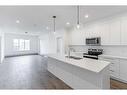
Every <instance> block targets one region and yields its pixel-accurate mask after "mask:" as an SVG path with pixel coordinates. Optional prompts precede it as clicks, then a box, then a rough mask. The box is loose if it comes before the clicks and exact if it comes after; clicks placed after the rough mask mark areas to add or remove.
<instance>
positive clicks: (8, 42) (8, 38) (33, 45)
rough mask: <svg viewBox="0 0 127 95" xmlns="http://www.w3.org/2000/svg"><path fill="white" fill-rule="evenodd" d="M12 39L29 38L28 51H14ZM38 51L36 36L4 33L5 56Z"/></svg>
mask: <svg viewBox="0 0 127 95" xmlns="http://www.w3.org/2000/svg"><path fill="white" fill-rule="evenodd" d="M13 39H28V40H30V51H14V49H13ZM33 53H39V39H38V36H33V35H23V34H12V33H5V56H13V55H22V54H33Z"/></svg>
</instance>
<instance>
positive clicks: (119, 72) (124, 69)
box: [99, 56, 127, 83]
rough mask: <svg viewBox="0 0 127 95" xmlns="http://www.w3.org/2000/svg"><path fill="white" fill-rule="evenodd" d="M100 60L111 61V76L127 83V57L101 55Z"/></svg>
mask: <svg viewBox="0 0 127 95" xmlns="http://www.w3.org/2000/svg"><path fill="white" fill-rule="evenodd" d="M99 60H104V61H109V62H111V64H110V76H111V78H115V79H118V80H120V81H122V82H126V83H127V59H121V58H107V57H101V56H100V57H99Z"/></svg>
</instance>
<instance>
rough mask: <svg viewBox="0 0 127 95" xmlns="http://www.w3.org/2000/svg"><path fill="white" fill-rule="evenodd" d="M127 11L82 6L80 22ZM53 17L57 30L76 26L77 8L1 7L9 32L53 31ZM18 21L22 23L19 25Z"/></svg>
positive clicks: (1, 19)
mask: <svg viewBox="0 0 127 95" xmlns="http://www.w3.org/2000/svg"><path fill="white" fill-rule="evenodd" d="M126 11H127V6H80V21H81V23H86V22H89V21H93V20H96V19H100V18H104V17H107V16H111V15H115V14H119V13H122V12H126ZM85 14H88V15H89V18H88V19H85V18H84V15H85ZM53 15H56V17H57V18H56V28H57V29H59V28H63V27H65V26H66V25H65V24H66V22H70V24H73V25H74V24H76V6H0V24H1V25H3V26H4V27H5V28H6V29H7V30H8V31H10V29H13V30H15V31H17V32H18V31H19V30H22V31H23V32H26V31H27V32H29V31H32V32H43V31H47V30H46V27H47V26H48V27H49V28H50V29H49V30H48V31H50V30H51V31H52V30H53V19H52V16H53ZM17 19H18V20H20V22H21V23H19V24H17V23H16V20H17ZM13 30H12V31H13Z"/></svg>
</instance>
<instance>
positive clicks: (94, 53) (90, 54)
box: [83, 48, 103, 59]
mask: <svg viewBox="0 0 127 95" xmlns="http://www.w3.org/2000/svg"><path fill="white" fill-rule="evenodd" d="M102 53H103V49H92V48H91V49H88V52H87V53H84V54H83V57H86V58H92V59H98V55H100V54H102Z"/></svg>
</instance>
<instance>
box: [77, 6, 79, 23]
mask: <svg viewBox="0 0 127 95" xmlns="http://www.w3.org/2000/svg"><path fill="white" fill-rule="evenodd" d="M79 14H80V13H79V6H77V24H79V16H80V15H79Z"/></svg>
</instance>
